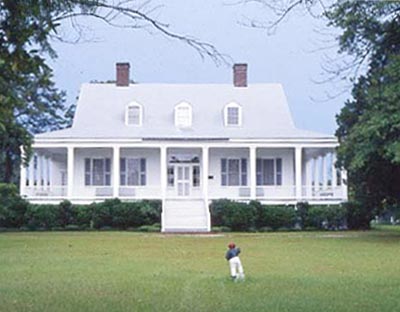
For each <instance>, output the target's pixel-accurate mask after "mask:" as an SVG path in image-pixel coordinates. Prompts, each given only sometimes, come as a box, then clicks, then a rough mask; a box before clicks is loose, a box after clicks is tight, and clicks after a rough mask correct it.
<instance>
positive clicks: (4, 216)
mask: <svg viewBox="0 0 400 312" xmlns="http://www.w3.org/2000/svg"><path fill="white" fill-rule="evenodd" d="M27 209H28V202H27V201H26V200H24V199H23V198H22V197H21V196H19V194H18V189H17V187H16V186H15V185H14V184H5V183H0V227H7V228H19V227H21V226H23V225H24V221H25V218H24V215H25V212H26V210H27Z"/></svg>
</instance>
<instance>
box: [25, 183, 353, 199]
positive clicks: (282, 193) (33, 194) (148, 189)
mask: <svg viewBox="0 0 400 312" xmlns="http://www.w3.org/2000/svg"><path fill="white" fill-rule="evenodd" d="M67 194H68V190H67V186H39V185H37V186H26V187H25V188H24V191H23V194H22V195H24V196H26V197H27V198H28V199H67V197H68V196H67ZM165 195H166V198H167V199H183V198H190V199H202V198H203V196H204V194H203V189H202V188H201V187H198V188H191V189H190V192H189V194H188V195H187V196H179V195H178V193H177V190H176V188H174V187H168V188H167V190H166V193H165ZM113 197H114V188H113V186H82V187H80V188H78V187H75V188H74V189H73V191H72V198H69V199H87V200H95V199H105V198H113ZM118 197H120V198H121V199H161V198H162V191H161V186H158V185H156V186H120V187H119V188H118ZM208 198H209V199H211V200H212V199H222V198H229V199H232V200H250V199H253V198H254V197H252V192H251V188H250V187H249V186H220V187H209V190H208ZM255 199H257V200H259V201H289V200H290V201H295V200H297V201H298V200H299V199H298V198H297V197H296V187H295V186H294V185H279V186H277V185H273V186H257V187H256V189H255ZM300 200H301V201H343V200H347V197H346V191H345V189H344V188H343V187H342V186H321V185H320V186H314V185H303V186H302V189H301V199H300Z"/></svg>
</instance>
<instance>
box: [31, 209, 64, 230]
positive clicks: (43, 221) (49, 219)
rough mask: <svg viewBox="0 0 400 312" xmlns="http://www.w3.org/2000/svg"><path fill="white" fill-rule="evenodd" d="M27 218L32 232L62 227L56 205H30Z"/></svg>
mask: <svg viewBox="0 0 400 312" xmlns="http://www.w3.org/2000/svg"><path fill="white" fill-rule="evenodd" d="M25 218H26V224H27V226H28V228H29V229H30V230H39V229H40V230H49V229H51V228H56V227H60V226H61V225H60V222H59V221H60V219H59V209H58V206H56V205H29V206H28V209H27V211H26V213H25Z"/></svg>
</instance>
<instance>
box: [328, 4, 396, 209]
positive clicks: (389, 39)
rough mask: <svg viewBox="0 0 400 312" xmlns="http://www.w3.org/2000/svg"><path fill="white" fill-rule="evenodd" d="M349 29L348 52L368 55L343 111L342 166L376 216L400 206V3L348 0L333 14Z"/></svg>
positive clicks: (339, 131) (340, 122) (344, 37)
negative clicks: (355, 0) (365, 70)
mask: <svg viewBox="0 0 400 312" xmlns="http://www.w3.org/2000/svg"><path fill="white" fill-rule="evenodd" d="M327 16H328V18H329V19H330V21H331V24H332V25H333V26H335V27H339V28H341V29H343V33H342V35H341V36H340V38H339V39H340V46H341V50H342V51H343V52H347V53H349V54H353V55H355V56H357V57H359V58H360V59H366V60H367V64H368V70H367V72H366V73H365V74H364V75H361V76H360V77H359V78H358V79H357V81H356V82H355V84H354V87H353V91H352V97H353V98H352V99H351V100H348V101H347V102H346V103H345V106H344V107H343V109H342V110H341V112H340V114H339V115H338V116H337V122H338V126H339V127H338V129H337V132H336V135H337V136H338V138H339V141H340V143H341V144H340V147H339V149H338V165H339V166H343V167H344V168H346V169H347V170H348V172H349V183H350V185H349V186H350V188H351V192H352V194H353V197H354V199H356V200H357V201H359V202H361V203H362V204H363V205H364V206H366V207H368V210H369V211H370V212H372V213H371V216H373V215H374V214H377V213H380V212H381V211H382V210H383V209H384V208H385V207H387V206H393V205H394V206H400V3H399V2H371V1H358V2H353V1H352V2H350V1H346V2H343V3H339V4H337V5H335V6H334V7H333V9H332V10H331V11H330V12H329V14H328V15H327Z"/></svg>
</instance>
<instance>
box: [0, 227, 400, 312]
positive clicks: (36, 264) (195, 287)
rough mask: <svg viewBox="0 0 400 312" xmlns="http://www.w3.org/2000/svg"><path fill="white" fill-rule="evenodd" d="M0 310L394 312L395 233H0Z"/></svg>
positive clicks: (399, 252)
mask: <svg viewBox="0 0 400 312" xmlns="http://www.w3.org/2000/svg"><path fill="white" fill-rule="evenodd" d="M230 241H235V242H236V243H237V245H239V246H240V247H241V249H242V255H241V259H242V263H243V265H244V269H245V273H246V280H245V281H244V282H240V283H234V282H232V281H231V280H230V278H229V272H228V264H227V262H226V260H225V259H224V254H225V251H226V245H227V244H228V243H229V242H230ZM0 311H41V312H42V311H192V312H193V311H235V312H236V311H247V312H251V311H307V312H309V311H374V312H375V311H390V312H393V311H400V231H398V230H392V228H381V229H379V230H374V231H369V232H317V233H311V232H310V233H307V232H303V233H268V234H222V235H162V234H141V233H130V232H75V233H70V232H47V233H2V234H0Z"/></svg>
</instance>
